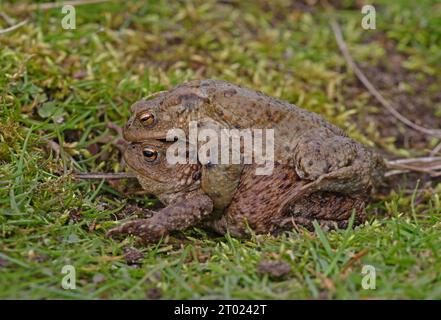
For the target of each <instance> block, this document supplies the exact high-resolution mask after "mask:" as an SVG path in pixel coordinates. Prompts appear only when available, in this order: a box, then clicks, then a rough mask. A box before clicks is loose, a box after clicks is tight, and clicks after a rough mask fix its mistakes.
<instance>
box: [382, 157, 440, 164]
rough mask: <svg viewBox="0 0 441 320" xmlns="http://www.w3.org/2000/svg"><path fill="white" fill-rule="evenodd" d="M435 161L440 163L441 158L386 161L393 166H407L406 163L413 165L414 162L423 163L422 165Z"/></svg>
mask: <svg viewBox="0 0 441 320" xmlns="http://www.w3.org/2000/svg"><path fill="white" fill-rule="evenodd" d="M435 161H440V162H441V157H422V158H406V159H397V160H388V161H387V164H388V165H395V164H408V163H415V162H423V163H432V162H435Z"/></svg>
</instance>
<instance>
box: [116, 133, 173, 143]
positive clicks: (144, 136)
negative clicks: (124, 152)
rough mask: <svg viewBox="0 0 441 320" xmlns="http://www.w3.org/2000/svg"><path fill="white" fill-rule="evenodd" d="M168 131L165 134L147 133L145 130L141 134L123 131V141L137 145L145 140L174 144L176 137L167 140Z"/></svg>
mask: <svg viewBox="0 0 441 320" xmlns="http://www.w3.org/2000/svg"><path fill="white" fill-rule="evenodd" d="M168 133H169V132H168V131H166V132H148V131H147V130H141V132H130V131H126V130H124V131H123V135H124V140H126V141H128V142H132V143H139V142H143V141H145V140H158V141H161V142H176V141H177V140H178V137H174V138H173V139H168V140H167V135H168Z"/></svg>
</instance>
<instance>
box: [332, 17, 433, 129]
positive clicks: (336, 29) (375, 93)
mask: <svg viewBox="0 0 441 320" xmlns="http://www.w3.org/2000/svg"><path fill="white" fill-rule="evenodd" d="M331 27H332V30H333V31H334V35H335V39H336V40H337V44H338V47H339V48H340V51H341V53H342V54H343V56H344V58H345V60H346V62H347V64H348V65H349V66H350V67H351V68H352V70H353V71H354V73H355V75H356V76H357V78H358V80H360V81H361V83H363V85H364V86H365V87H366V89H368V91H369V92H370V93H371V94H372V95H373V96H374V97H375V98H376V99H377V100H378V101H379V102H380V103H381V104H382V105H383V107H385V108H386V109H387V111H389V112H390V113H391V114H392V115H393V116H394V117H395V118H397V119H398V120H399V121H401V122H402V123H404V124H405V125H407V126H408V127H410V128H412V129H414V130H416V131H419V132H422V133H424V134H427V135H430V136H433V137H437V138H441V130H437V129H429V128H425V127H422V126H419V125H417V124H415V123H413V122H412V121H410V120H409V119H407V118H406V117H404V116H403V115H402V114H401V113H399V112H398V111H397V110H395V108H394V107H393V106H392V104H391V103H390V102H389V101H387V100H386V99H385V98H384V97H383V96H382V95H381V93H380V92H379V91H378V90H377V89H376V88H375V87H374V85H373V84H372V83H371V82H370V81H369V80H368V78H367V77H366V76H365V75H364V73H363V72H362V71H361V70H360V68H358V66H357V65H356V64H355V62H354V59H352V56H351V54H350V53H349V50H348V47H347V46H346V42H345V41H344V39H343V35H342V32H341V28H340V26H339V24H338V22H337V21H336V20H335V19H332V21H331Z"/></svg>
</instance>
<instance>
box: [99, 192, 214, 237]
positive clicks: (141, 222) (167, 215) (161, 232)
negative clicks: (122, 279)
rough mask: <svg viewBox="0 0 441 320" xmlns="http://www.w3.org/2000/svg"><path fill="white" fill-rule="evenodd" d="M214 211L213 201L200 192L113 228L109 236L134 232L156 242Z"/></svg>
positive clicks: (197, 221)
mask: <svg viewBox="0 0 441 320" xmlns="http://www.w3.org/2000/svg"><path fill="white" fill-rule="evenodd" d="M212 211H213V201H212V200H211V199H210V198H209V197H208V196H207V195H205V194H202V193H198V194H195V195H193V196H191V197H188V198H187V199H186V200H183V201H180V202H178V203H176V204H174V205H170V206H168V207H165V208H164V209H161V210H160V211H158V212H157V213H156V214H155V215H154V216H153V217H151V218H149V219H138V220H134V221H129V222H127V223H124V224H123V225H121V226H119V227H116V228H114V229H111V230H110V231H109V232H108V233H107V236H108V237H113V236H115V235H119V234H133V235H136V236H138V237H140V238H141V240H142V241H143V242H145V243H151V242H156V241H158V240H159V239H161V237H163V236H165V235H167V234H168V233H170V232H171V231H175V230H184V229H186V228H188V227H191V226H193V225H196V224H197V223H199V222H200V221H201V220H202V219H203V218H205V217H206V216H208V215H209V214H210V213H211V212H212Z"/></svg>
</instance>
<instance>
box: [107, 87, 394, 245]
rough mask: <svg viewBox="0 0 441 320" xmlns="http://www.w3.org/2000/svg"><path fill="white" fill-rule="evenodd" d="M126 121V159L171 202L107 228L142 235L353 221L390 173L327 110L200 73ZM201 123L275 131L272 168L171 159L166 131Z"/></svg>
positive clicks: (135, 109) (141, 105)
mask: <svg viewBox="0 0 441 320" xmlns="http://www.w3.org/2000/svg"><path fill="white" fill-rule="evenodd" d="M131 112H132V116H131V118H130V119H129V121H128V122H127V124H126V126H125V128H124V138H125V139H126V140H127V141H128V142H129V143H130V144H129V146H128V148H127V150H126V152H125V154H124V159H125V161H126V162H127V164H128V165H129V167H130V168H131V169H132V170H134V171H135V172H136V174H137V177H138V180H139V182H140V184H141V185H142V187H143V188H144V189H145V190H146V192H147V193H151V194H153V195H155V196H157V197H158V199H159V200H160V201H161V202H162V203H163V204H164V205H165V208H163V209H160V210H159V211H158V212H156V213H155V214H154V215H153V216H152V217H151V218H148V219H138V220H133V221H130V222H127V223H125V224H122V225H121V226H119V227H117V228H114V229H112V230H110V231H109V235H110V236H113V235H117V234H125V233H127V234H133V235H136V236H138V237H140V238H141V239H142V240H143V241H145V242H155V241H158V240H159V239H160V238H161V237H162V236H164V235H166V234H168V233H170V232H172V231H174V230H183V229H186V228H188V227H191V226H202V227H207V228H211V229H213V230H215V231H217V232H219V233H222V234H223V233H226V232H230V233H231V234H232V235H235V236H238V237H240V236H245V235H247V233H249V230H250V229H252V230H254V231H255V232H256V233H268V232H270V233H278V232H281V231H284V230H290V229H292V228H293V227H294V226H295V225H298V226H304V227H306V228H311V226H312V222H313V221H314V220H317V221H318V223H319V224H320V225H321V226H323V227H326V228H328V227H329V228H332V227H336V226H337V227H339V228H344V227H346V226H347V224H348V221H349V218H350V217H351V215H352V214H353V213H354V214H355V223H360V222H362V221H363V219H364V208H365V201H366V200H367V198H368V196H369V193H370V192H371V190H372V189H373V188H374V187H375V186H377V185H378V184H379V183H380V181H381V179H382V177H383V173H384V168H385V166H384V162H383V160H382V158H381V157H380V156H379V155H377V154H375V153H373V152H372V151H370V150H369V149H367V148H366V147H365V146H363V145H362V144H360V143H358V142H357V141H354V140H352V139H350V138H348V137H347V136H346V135H345V134H344V132H343V131H342V130H341V129H340V128H338V127H336V126H334V125H332V124H330V123H328V122H327V121H326V120H325V119H324V118H322V117H321V116H319V115H317V114H315V113H311V112H308V111H306V110H304V109H301V108H298V107H296V106H294V105H292V104H290V103H288V102H285V101H281V100H278V99H275V98H272V97H269V96H266V95H264V94H262V93H261V92H256V91H253V90H250V89H246V88H243V87H240V86H237V85H234V84H231V83H228V82H225V81H219V80H197V81H192V82H188V83H185V84H182V85H179V86H177V87H175V88H173V89H171V90H170V91H167V92H161V93H158V94H156V95H155V96H153V97H151V98H150V99H146V100H141V101H139V102H137V103H135V104H134V105H133V106H132V108H131ZM191 121H197V123H198V126H199V127H201V128H204V127H206V128H210V129H213V130H215V131H220V130H221V129H224V128H226V129H233V128H236V129H241V128H258V129H273V130H274V135H275V137H274V169H273V170H272V172H271V174H268V175H256V173H255V167H256V164H249V163H247V164H244V163H241V164H212V163H201V162H198V163H196V164H194V163H193V164H190V163H188V164H187V163H182V164H170V163H169V161H167V157H166V152H167V148H169V147H170V145H171V144H172V143H173V141H166V135H167V132H169V130H171V129H175V128H179V129H182V130H183V131H184V132H185V133H187V134H188V130H189V129H188V128H189V126H188V124H189V123H190V122H191Z"/></svg>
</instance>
